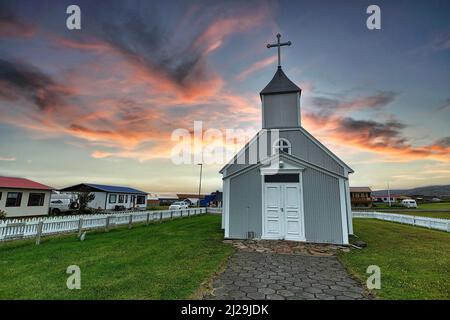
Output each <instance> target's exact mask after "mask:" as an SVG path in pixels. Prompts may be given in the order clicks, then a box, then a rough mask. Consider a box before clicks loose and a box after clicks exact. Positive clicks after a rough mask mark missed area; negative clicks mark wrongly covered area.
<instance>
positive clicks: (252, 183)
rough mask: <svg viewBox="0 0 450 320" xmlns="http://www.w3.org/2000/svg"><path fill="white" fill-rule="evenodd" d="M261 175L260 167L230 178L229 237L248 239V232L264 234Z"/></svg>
mask: <svg viewBox="0 0 450 320" xmlns="http://www.w3.org/2000/svg"><path fill="white" fill-rule="evenodd" d="M261 203H262V198H261V175H260V173H259V169H258V168H254V169H252V170H249V171H247V172H245V173H243V174H241V175H239V176H237V177H234V178H231V179H230V234H229V238H236V239H246V238H247V232H248V231H253V232H255V236H256V237H257V238H261V234H262V215H261V214H262V207H261Z"/></svg>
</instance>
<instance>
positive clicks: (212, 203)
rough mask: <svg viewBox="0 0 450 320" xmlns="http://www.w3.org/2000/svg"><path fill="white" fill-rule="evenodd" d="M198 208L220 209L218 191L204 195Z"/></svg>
mask: <svg viewBox="0 0 450 320" xmlns="http://www.w3.org/2000/svg"><path fill="white" fill-rule="evenodd" d="M200 206H202V207H218V208H221V207H222V192H220V191H219V190H217V191H215V192H212V193H211V194H209V195H206V196H205V197H204V198H203V199H202V200H200Z"/></svg>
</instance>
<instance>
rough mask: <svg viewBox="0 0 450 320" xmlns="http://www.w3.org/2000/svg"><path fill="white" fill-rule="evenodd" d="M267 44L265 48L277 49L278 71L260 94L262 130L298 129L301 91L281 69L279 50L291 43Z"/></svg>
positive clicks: (278, 36) (278, 35)
mask: <svg viewBox="0 0 450 320" xmlns="http://www.w3.org/2000/svg"><path fill="white" fill-rule="evenodd" d="M280 37H281V36H280V34H277V38H278V42H277V43H276V44H268V45H267V48H272V47H277V48H278V69H277V71H276V72H275V75H274V76H273V78H272V80H271V81H270V82H269V84H268V85H267V86H266V87H265V88H264V89H263V90H262V91H261V92H260V96H261V102H262V127H263V129H277V128H292V127H300V125H301V119H300V117H301V116H300V95H301V92H302V90H301V89H300V88H299V87H298V86H297V85H296V84H295V83H293V82H292V81H291V80H290V79H289V78H288V77H287V76H286V74H285V73H284V72H283V70H282V69H281V57H280V48H281V47H282V46H290V45H291V42H290V41H288V42H284V43H281V42H280Z"/></svg>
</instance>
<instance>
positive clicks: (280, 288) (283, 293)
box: [204, 250, 368, 300]
mask: <svg viewBox="0 0 450 320" xmlns="http://www.w3.org/2000/svg"><path fill="white" fill-rule="evenodd" d="M212 285H213V291H212V293H211V294H209V295H207V296H205V297H204V298H205V299H213V300H215V299H220V300H222V299H231V300H233V299H237V300H248V299H277V300H284V299H295V300H303V299H313V300H335V299H336V300H343V299H346V300H352V299H367V298H368V297H367V295H366V294H365V292H364V289H363V288H362V286H361V285H360V284H359V283H357V282H356V281H355V280H353V279H352V278H351V277H350V276H349V275H348V273H347V271H346V270H345V269H344V267H343V266H342V264H341V263H340V262H339V261H338V260H337V258H336V257H334V256H329V257H323V256H310V255H291V254H279V253H271V252H255V251H253V252H252V251H243V250H239V251H237V252H236V253H235V254H234V255H233V256H232V257H231V258H230V260H229V261H228V264H227V267H226V269H225V271H224V272H223V273H221V274H219V275H218V276H217V277H216V278H215V279H214V280H213V284H212Z"/></svg>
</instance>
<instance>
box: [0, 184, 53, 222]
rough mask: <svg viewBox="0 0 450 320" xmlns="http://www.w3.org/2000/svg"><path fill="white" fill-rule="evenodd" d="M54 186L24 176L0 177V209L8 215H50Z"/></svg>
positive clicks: (8, 216) (9, 216)
mask: <svg viewBox="0 0 450 320" xmlns="http://www.w3.org/2000/svg"><path fill="white" fill-rule="evenodd" d="M51 194H52V188H51V187H49V186H46V185H44V184H41V183H38V182H35V181H31V180H28V179H24V178H16V177H0V210H1V211H4V212H6V217H7V218H11V217H29V216H43V215H48V211H49V204H50V195H51Z"/></svg>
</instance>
